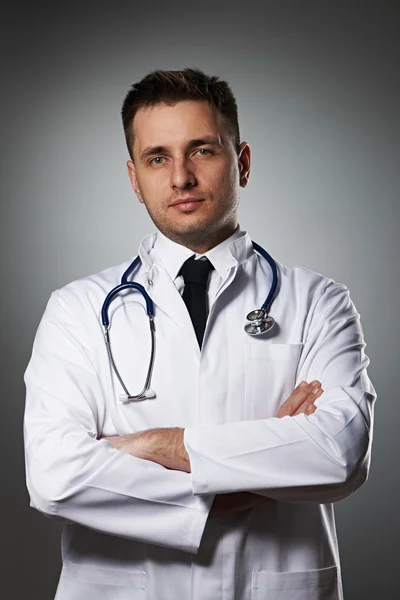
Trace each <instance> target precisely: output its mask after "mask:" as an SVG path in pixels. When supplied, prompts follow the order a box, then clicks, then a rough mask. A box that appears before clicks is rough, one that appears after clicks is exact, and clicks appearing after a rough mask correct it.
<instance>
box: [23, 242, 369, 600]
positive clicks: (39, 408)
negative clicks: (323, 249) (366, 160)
mask: <svg viewBox="0 0 400 600" xmlns="http://www.w3.org/2000/svg"><path fill="white" fill-rule="evenodd" d="M156 237H157V234H152V235H150V236H147V237H146V238H144V240H143V241H142V244H141V247H140V251H139V253H140V256H141V258H142V264H141V266H140V267H139V269H138V271H137V272H136V273H135V274H134V276H133V279H134V280H135V281H137V282H139V283H142V284H143V285H144V286H145V288H146V290H147V291H148V293H149V294H150V295H151V297H152V299H153V301H154V304H155V324H156V359H155V366H154V371H153V376H152V388H153V389H154V390H155V392H156V398H154V399H151V400H145V401H142V402H131V403H128V404H123V403H122V402H121V401H120V400H119V396H120V394H121V392H122V388H121V386H120V384H119V382H118V380H117V378H116V377H115V375H114V374H113V372H112V370H111V367H110V364H109V360H108V356H107V351H106V347H105V343H104V337H103V329H102V326H101V320H100V310H101V306H102V304H103V301H104V298H105V296H106V294H107V293H108V292H109V291H110V290H111V289H112V288H113V287H114V286H115V285H117V284H118V283H119V281H120V278H121V275H122V273H123V272H124V271H125V269H126V268H127V267H128V265H129V263H130V262H131V259H130V260H129V261H126V262H124V263H123V264H120V265H117V266H114V267H111V268H109V269H107V270H105V271H103V272H101V273H98V274H96V275H93V276H90V277H86V278H84V279H81V280H79V281H74V282H72V283H70V284H68V285H67V286H65V287H64V288H62V289H60V290H57V291H55V292H54V293H53V294H52V295H51V298H50V300H49V302H48V305H47V308H46V310H45V313H44V315H43V318H42V321H41V323H40V326H39V329H38V332H37V335H36V338H35V342H34V348H33V353H32V357H31V360H30V363H29V365H28V368H27V370H26V373H25V382H26V386H27V399H26V409H25V419H24V438H25V448H26V475H27V487H28V490H29V494H30V497H31V506H33V507H34V508H36V509H37V510H39V511H41V512H42V513H44V514H45V515H48V516H51V517H55V518H58V519H60V521H61V522H62V523H63V524H64V526H63V533H62V559H63V567H62V573H61V577H60V582H59V585H58V589H57V594H56V598H57V600H83V599H85V600H94V599H96V600H97V599H98V598H101V599H102V600H111V599H112V600H128V599H129V600H145V599H146V600H264V599H268V600H289V599H290V600H317V599H324V600H339V599H342V598H343V592H342V580H341V571H340V558H339V550H338V542H337V537H336V529H335V519H334V510H333V505H332V503H333V502H335V501H337V500H340V499H342V498H345V497H347V496H349V495H350V494H352V493H353V492H354V491H355V490H356V489H357V488H358V487H360V486H361V485H362V484H363V483H364V482H365V481H366V479H367V476H368V471H369V465H370V456H371V455H370V451H371V443H372V429H373V407H374V402H375V398H376V394H375V390H374V388H373V386H372V384H371V382H370V380H369V378H368V376H367V372H366V368H367V366H368V364H369V360H368V358H367V356H366V355H365V353H364V347H365V343H364V341H363V333H362V329H361V325H360V315H359V314H358V312H357V310H356V308H355V307H354V304H353V303H352V301H351V300H350V297H349V293H348V290H347V288H346V287H345V286H344V285H342V284H340V283H335V282H334V281H333V280H332V279H329V278H327V277H324V276H323V275H320V274H318V273H315V272H313V271H310V270H308V269H305V268H302V267H291V268H288V267H285V266H283V265H282V264H280V263H279V262H277V267H278V273H279V280H280V284H279V293H278V295H277V297H276V299H275V300H274V302H273V305H272V309H271V315H272V316H273V317H274V318H275V320H276V322H277V325H276V327H275V329H273V330H272V331H271V333H270V334H267V335H266V336H261V337H250V336H248V335H247V334H246V333H245V332H244V329H243V326H244V324H245V317H246V315H247V313H249V312H250V311H251V310H253V309H254V308H258V307H260V306H261V305H262V303H263V302H264V300H265V298H266V295H267V293H268V291H269V289H270V284H271V271H270V267H269V265H268V264H267V263H266V262H265V261H264V259H263V258H261V257H260V256H259V255H258V254H256V253H255V252H254V250H253V248H252V244H251V239H250V237H249V236H248V234H247V233H246V234H245V235H243V236H242V237H240V238H239V239H236V240H234V241H233V242H232V243H231V244H230V245H229V250H228V249H226V267H227V268H226V271H225V277H224V279H223V281H222V285H221V287H220V289H219V290H218V292H217V294H216V298H215V302H214V303H213V305H212V307H211V310H210V314H209V317H208V321H207V326H206V331H205V336H204V341H203V347H202V350H201V352H200V351H199V347H198V344H197V340H196V337H195V333H194V329H193V326H192V323H191V320H190V317H189V314H188V312H187V309H186V307H185V305H184V302H183V300H182V298H181V296H180V294H179V291H178V290H177V288H176V286H175V285H174V282H173V280H172V279H171V277H170V276H169V275H168V274H167V272H166V271H165V269H163V268H162V267H160V266H159V265H157V264H152V260H151V257H150V254H149V253H150V250H151V248H152V247H153V244H154V242H155V239H156ZM110 318H111V329H110V336H111V342H112V348H113V352H114V358H115V361H116V364H117V366H118V368H119V370H120V372H121V375H122V377H123V379H124V381H125V383H126V385H127V387H128V389H129V391H131V393H138V392H139V391H140V390H141V389H142V386H143V382H144V380H145V376H146V372H147V366H148V358H149V351H150V336H149V325H148V320H147V318H146V315H145V312H144V300H143V299H142V296H141V295H140V294H139V293H137V292H123V293H122V294H120V296H118V297H117V298H116V299H115V300H114V301H113V303H112V305H111V308H110ZM313 379H319V380H320V381H321V383H322V386H323V389H324V393H323V394H322V396H321V397H320V398H319V399H318V400H317V401H316V406H317V410H316V411H315V413H314V414H312V415H311V416H306V415H305V414H300V415H298V416H295V417H289V416H287V417H284V418H276V416H275V415H276V413H277V411H278V409H279V407H280V406H281V404H282V403H283V402H284V401H285V400H286V399H287V398H288V396H289V395H290V393H291V392H292V390H293V388H294V387H295V386H296V385H297V384H298V383H299V382H300V381H302V380H307V381H311V380H313ZM153 427H183V428H185V433H184V443H185V446H186V449H187V451H188V453H189V457H190V462H191V470H192V472H191V473H183V472H180V471H174V470H171V469H166V468H164V467H163V466H161V465H158V464H156V463H153V462H150V461H146V460H142V459H138V458H136V457H133V456H130V455H128V454H126V453H124V452H121V451H118V450H116V449H114V448H113V446H112V445H111V444H110V443H109V442H108V441H106V440H99V439H98V438H100V437H102V436H111V435H124V434H128V433H132V432H135V431H141V430H144V429H149V428H153ZM243 490H248V491H252V492H255V493H258V494H262V495H265V496H268V497H269V498H272V499H273V501H272V502H269V503H266V504H263V505H259V506H257V507H255V508H253V509H249V510H246V511H242V512H237V513H234V514H231V515H226V516H220V517H210V518H209V517H208V512H209V510H210V507H211V504H212V502H213V499H214V495H215V494H220V493H227V492H236V491H243Z"/></svg>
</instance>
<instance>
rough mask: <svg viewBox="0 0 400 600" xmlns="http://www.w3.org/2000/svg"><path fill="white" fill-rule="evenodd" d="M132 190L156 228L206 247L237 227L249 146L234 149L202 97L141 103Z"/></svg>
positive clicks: (190, 244)
mask: <svg viewBox="0 0 400 600" xmlns="http://www.w3.org/2000/svg"><path fill="white" fill-rule="evenodd" d="M133 133H134V147H133V158H134V162H132V161H128V163H127V166H128V174H129V177H130V180H131V182H132V186H133V189H134V190H135V193H136V195H137V197H138V199H139V201H140V202H141V203H143V204H144V205H145V206H146V209H147V211H148V213H149V215H150V218H151V219H152V221H153V222H154V224H155V225H156V227H157V228H158V229H159V230H160V231H161V232H162V233H164V235H166V236H167V237H169V238H170V239H172V240H173V241H175V242H178V243H179V244H182V245H184V246H187V247H189V248H191V249H193V250H194V251H196V252H201V253H203V252H206V251H207V250H208V249H210V248H212V247H214V246H215V245H217V244H218V243H220V242H221V241H222V240H224V239H226V238H227V237H229V235H230V234H231V233H232V232H233V231H234V230H235V228H236V226H237V208H238V204H239V189H240V187H245V186H246V185H247V182H248V177H249V174H250V148H249V146H248V145H247V144H246V142H242V143H241V144H240V147H239V153H237V152H236V151H235V148H234V145H233V141H232V138H231V137H230V135H229V133H228V130H227V127H226V124H225V121H224V118H223V117H222V115H220V113H219V112H218V111H217V110H215V109H213V108H211V107H210V106H209V104H208V102H207V101H192V100H190V101H182V102H178V103H177V104H176V105H175V106H169V105H167V104H158V105H156V106H153V107H148V108H141V109H139V110H138V112H137V113H136V115H135V117H134V120H133Z"/></svg>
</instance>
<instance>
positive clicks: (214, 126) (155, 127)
mask: <svg viewBox="0 0 400 600" xmlns="http://www.w3.org/2000/svg"><path fill="white" fill-rule="evenodd" d="M133 134H134V146H135V150H137V151H138V152H140V151H141V149H142V148H143V147H144V146H147V145H148V144H150V145H153V144H154V145H164V144H165V145H167V144H174V143H176V144H180V143H184V142H185V140H186V139H190V138H194V137H201V136H204V135H214V136H217V137H219V138H220V139H221V141H223V139H225V137H226V136H227V128H226V123H225V120H224V118H223V116H222V115H221V114H220V113H219V112H218V110H217V109H216V108H214V107H211V106H210V105H209V103H208V101H207V100H204V101H203V100H185V101H181V102H178V103H177V104H175V105H174V106H171V105H168V104H164V103H163V104H157V105H156V106H150V107H145V108H140V109H139V110H138V111H137V113H136V114H135V117H134V120H133Z"/></svg>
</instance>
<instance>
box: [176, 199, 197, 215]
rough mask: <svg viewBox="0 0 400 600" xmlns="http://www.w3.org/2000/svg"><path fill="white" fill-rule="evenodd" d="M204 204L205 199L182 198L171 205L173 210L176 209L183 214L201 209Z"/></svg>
mask: <svg viewBox="0 0 400 600" xmlns="http://www.w3.org/2000/svg"><path fill="white" fill-rule="evenodd" d="M203 202H204V198H180V199H178V200H175V201H174V202H173V203H172V204H170V207H171V208H175V209H177V210H180V211H182V212H190V211H192V210H196V208H199V206H200V204H202V203H203Z"/></svg>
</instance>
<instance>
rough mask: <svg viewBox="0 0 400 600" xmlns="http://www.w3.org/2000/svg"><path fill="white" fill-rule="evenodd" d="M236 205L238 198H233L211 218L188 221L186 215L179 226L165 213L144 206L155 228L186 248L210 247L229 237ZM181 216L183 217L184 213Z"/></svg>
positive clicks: (234, 224)
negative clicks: (154, 211) (184, 221)
mask: <svg viewBox="0 0 400 600" xmlns="http://www.w3.org/2000/svg"><path fill="white" fill-rule="evenodd" d="M238 205H239V200H238V199H235V200H233V201H232V203H231V204H230V205H229V206H227V207H226V208H225V210H224V211H223V212H222V213H220V214H216V215H215V216H214V218H213V219H211V220H210V219H207V218H203V219H202V218H199V219H198V220H193V219H192V220H191V221H189V219H190V216H189V215H188V223H187V224H186V225H185V224H182V226H181V227H180V226H179V224H178V223H176V222H174V221H173V220H172V219H168V218H167V216H166V214H165V213H162V214H160V213H159V214H156V213H153V212H151V211H150V210H149V209H148V207H147V206H146V208H147V212H148V214H149V217H150V219H151V220H152V221H153V223H154V225H155V226H156V227H157V229H159V231H161V233H163V234H164V235H165V236H166V237H167V238H169V239H170V240H172V241H173V242H176V243H177V244H181V245H182V246H186V247H188V248H195V247H203V246H209V247H210V248H212V247H214V246H216V245H217V244H219V243H220V242H221V241H223V240H224V239H226V238H227V237H229V236H230V235H231V233H233V231H234V230H235V228H236V223H237V219H236V213H237V209H238ZM167 210H168V209H167ZM182 217H183V218H184V217H185V215H182Z"/></svg>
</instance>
